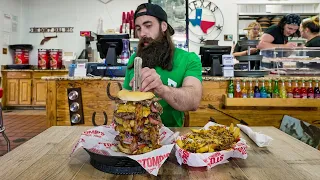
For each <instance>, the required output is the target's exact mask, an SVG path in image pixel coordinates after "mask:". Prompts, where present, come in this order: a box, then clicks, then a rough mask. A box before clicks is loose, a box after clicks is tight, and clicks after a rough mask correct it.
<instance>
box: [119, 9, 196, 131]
mask: <svg viewBox="0 0 320 180" xmlns="http://www.w3.org/2000/svg"><path fill="white" fill-rule="evenodd" d="M134 22H135V30H136V33H137V36H138V38H139V44H138V49H137V53H136V54H133V55H132V56H131V57H130V59H129V62H128V68H127V71H126V75H125V80H124V82H123V88H124V89H127V90H132V85H133V76H134V68H133V65H134V58H135V57H141V58H142V70H141V81H142V85H141V87H140V91H143V92H146V91H150V92H153V93H154V94H155V95H156V96H158V97H160V98H161V99H162V100H160V101H159V102H160V104H161V105H162V107H163V113H162V114H161V120H162V122H163V124H164V125H165V126H167V127H181V126H182V125H183V119H184V111H195V110H196V109H197V108H198V106H199V104H200V101H201V97H202V84H201V82H202V64H201V60H200V59H199V57H198V56H197V55H196V54H195V53H190V52H187V51H184V50H182V49H179V48H175V47H174V44H173V42H172V39H171V36H172V35H173V34H174V30H173V28H172V27H171V26H170V25H169V24H168V18H167V13H166V12H165V11H164V10H163V9H162V8H161V7H160V6H158V5H156V4H151V3H144V4H141V5H139V6H138V7H137V9H136V11H135V14H134Z"/></svg>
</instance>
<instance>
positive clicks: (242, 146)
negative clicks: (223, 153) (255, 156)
mask: <svg viewBox="0 0 320 180" xmlns="http://www.w3.org/2000/svg"><path fill="white" fill-rule="evenodd" d="M234 150H236V151H239V152H240V153H241V154H242V155H246V154H247V148H246V145H245V144H237V146H236V147H235V148H234Z"/></svg>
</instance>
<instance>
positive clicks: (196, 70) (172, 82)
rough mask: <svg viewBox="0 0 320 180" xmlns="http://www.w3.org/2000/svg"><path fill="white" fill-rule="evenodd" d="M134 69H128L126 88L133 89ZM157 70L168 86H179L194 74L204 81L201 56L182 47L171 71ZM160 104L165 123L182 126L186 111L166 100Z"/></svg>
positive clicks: (171, 125) (177, 50) (176, 55)
mask: <svg viewBox="0 0 320 180" xmlns="http://www.w3.org/2000/svg"><path fill="white" fill-rule="evenodd" d="M135 56H136V54H133V55H132V56H131V57H130V59H129V62H128V66H130V65H131V64H132V63H133V61H134V58H135ZM133 69H134V68H132V69H127V72H126V77H125V80H124V83H123V88H124V89H127V90H132V88H131V87H130V85H129V83H130V81H131V79H132V78H133V75H134V70H133ZM155 70H156V71H157V73H158V74H159V75H160V78H161V80H162V83H163V84H164V85H167V86H171V87H175V88H179V87H181V86H182V83H183V79H184V78H185V77H187V76H193V77H195V78H197V79H199V80H200V82H202V65H201V61H200V59H199V57H198V56H197V55H196V54H195V53H189V52H187V51H184V50H182V49H178V48H175V50H174V55H173V68H172V70H171V71H168V70H163V69H162V68H161V67H156V68H155ZM160 104H161V106H162V107H163V113H162V114H161V120H162V122H163V124H164V125H165V126H167V127H181V126H182V125H183V118H184V113H183V112H181V111H177V110H175V109H174V108H172V107H171V106H170V105H169V104H168V103H167V102H166V101H164V100H160Z"/></svg>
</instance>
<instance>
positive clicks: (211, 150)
mask: <svg viewBox="0 0 320 180" xmlns="http://www.w3.org/2000/svg"><path fill="white" fill-rule="evenodd" d="M216 146H217V145H215V144H210V145H209V150H208V152H214V148H216Z"/></svg>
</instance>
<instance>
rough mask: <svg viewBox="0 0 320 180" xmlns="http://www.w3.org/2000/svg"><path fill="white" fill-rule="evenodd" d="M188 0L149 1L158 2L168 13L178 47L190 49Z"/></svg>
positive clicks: (151, 1)
mask: <svg viewBox="0 0 320 180" xmlns="http://www.w3.org/2000/svg"><path fill="white" fill-rule="evenodd" d="M188 2H189V1H188V0H149V3H152V4H157V5H159V6H161V7H162V8H163V10H164V11H165V12H166V13H167V15H168V23H169V24H170V25H171V26H172V28H173V29H174V31H175V34H174V35H173V36H172V38H173V41H174V43H175V45H176V47H178V48H181V49H184V50H186V51H188V43H189V42H188V37H189V36H188V21H189V18H188V17H189V16H188Z"/></svg>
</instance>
